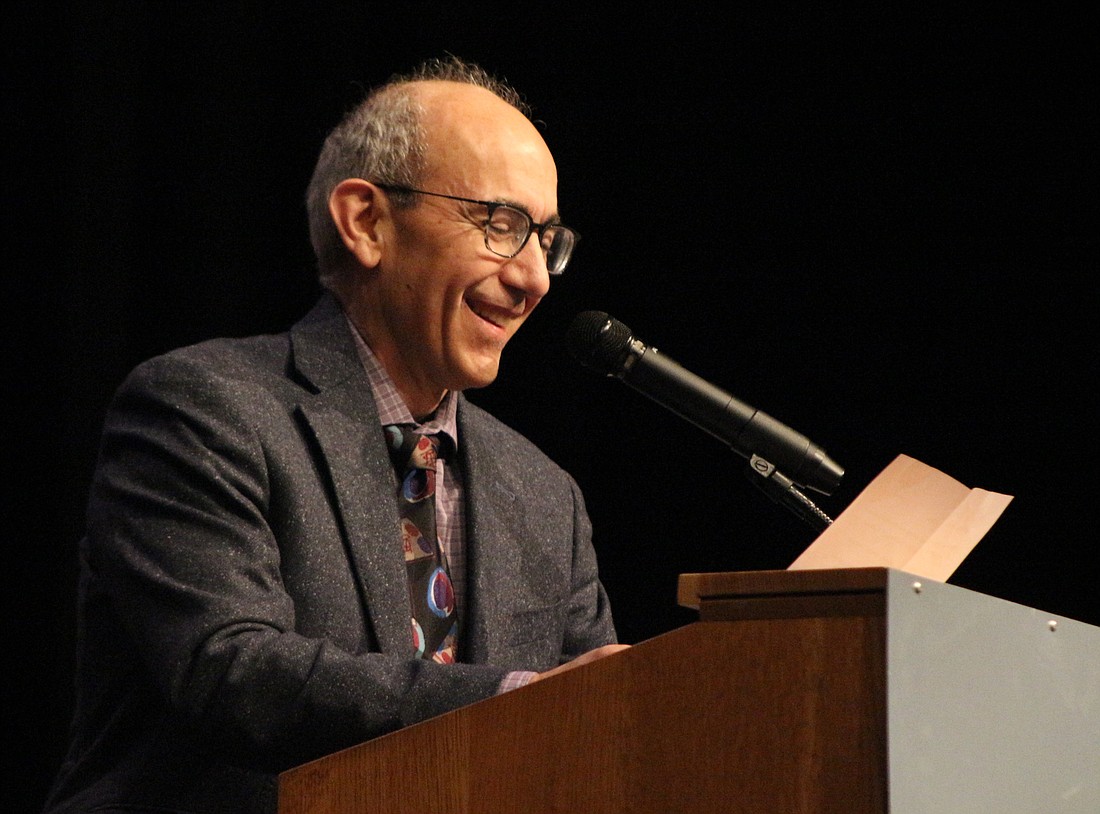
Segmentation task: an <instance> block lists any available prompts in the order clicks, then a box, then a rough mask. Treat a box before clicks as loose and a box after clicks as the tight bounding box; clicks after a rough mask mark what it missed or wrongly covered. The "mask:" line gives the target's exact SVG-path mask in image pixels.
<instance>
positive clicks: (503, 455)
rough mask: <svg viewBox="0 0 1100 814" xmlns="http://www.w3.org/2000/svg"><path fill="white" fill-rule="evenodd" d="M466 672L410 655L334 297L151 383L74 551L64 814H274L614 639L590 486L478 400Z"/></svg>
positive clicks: (393, 534) (377, 444) (139, 397)
mask: <svg viewBox="0 0 1100 814" xmlns="http://www.w3.org/2000/svg"><path fill="white" fill-rule="evenodd" d="M458 420H459V428H460V433H461V437H462V439H463V443H462V445H461V450H460V465H461V466H462V469H463V477H464V479H465V484H466V489H467V492H466V494H467V504H468V512H467V529H466V531H467V542H468V553H467V556H468V559H467V581H468V583H467V589H466V590H467V600H466V608H465V610H464V613H463V626H462V636H463V638H462V643H461V649H460V652H461V653H462V658H463V662H464V663H460V664H455V665H438V664H433V663H431V662H427V661H424V660H418V659H415V658H412V655H413V654H412V650H411V643H410V637H409V604H408V595H407V583H406V576H405V564H404V559H403V556H402V551H401V546H400V540H399V537H398V524H397V506H396V503H395V500H394V495H393V491H392V485H393V472H392V469H391V466H390V462H389V460H388V456H387V452H386V448H385V442H384V439H383V436H382V432H381V430H380V427H379V419H378V415H377V411H376V409H375V407H374V404H373V401H372V398H371V389H370V385H369V383H368V381H367V377H366V374H365V372H364V370H363V367H362V364H361V363H360V361H359V359H358V357H357V354H356V351H355V347H354V344H353V341H352V338H351V336H350V334H349V332H348V328H347V324H346V322H345V320H344V317H343V315H342V313H341V311H340V309H339V307H338V306H337V304H336V303H335V302H334V301H333V300H332V299H331V298H329V297H328V296H326V297H324V298H322V300H321V302H320V303H319V304H318V305H317V307H315V308H314V309H313V311H312V312H311V313H310V314H309V315H308V316H307V317H306V318H305V319H303V320H302V321H301V322H299V323H298V324H297V325H296V326H294V328H293V329H292V330H291V331H290V332H289V333H287V334H283V335H278V336H266V337H253V338H247V339H226V340H214V341H211V342H206V343H203V344H200V345H196V346H193V347H190V348H185V349H182V350H178V351H174V352H172V353H169V354H167V355H165V356H161V357H158V358H156V359H153V360H151V361H149V362H146V363H145V364H143V365H141V366H139V367H138V368H137V369H136V370H135V371H134V372H133V373H132V374H131V375H130V377H129V378H128V379H127V381H126V382H125V383H124V384H123V386H122V387H121V388H120V390H119V392H118V394H117V396H116V399H115V401H114V403H113V405H112V408H111V410H110V413H109V415H108V418H107V422H106V426H105V430H104V438H103V443H102V448H101V453H100V460H99V463H98V466H97V470H96V474H95V478H94V483H93V487H92V490H91V498H90V502H89V512H88V533H87V536H86V538H85V539H84V540H83V541H82V543H81V557H82V577H81V600H80V603H81V604H80V608H81V626H82V627H81V636H80V642H81V646H80V653H79V659H80V671H79V679H78V702H77V711H76V719H75V727H74V741H73V745H72V750H71V752H70V754H69V756H68V759H67V761H66V763H65V765H64V767H63V769H62V773H61V775H60V777H59V779H58V782H57V785H56V786H55V789H54V793H53V796H52V798H51V804H50V808H49V809H48V810H49V811H51V812H62V811H66V812H68V811H86V810H90V809H91V808H92V807H94V806H102V807H103V809H102V810H113V809H114V808H115V807H117V808H118V809H119V810H131V809H130V808H128V807H133V809H141V810H144V809H146V808H148V809H155V810H158V811H165V812H169V811H171V812H233V814H245V813H247V812H273V811H275V808H276V799H275V790H276V773H277V772H279V771H281V770H284V769H287V768H290V767H292V766H295V765H299V764H301V763H303V762H305V761H308V760H311V759H314V758H317V757H321V756H323V755H325V754H328V753H331V752H333V751H336V750H338V749H341V748H344V747H347V746H351V745H353V744H355V743H358V742H360V741H363V740H366V739H368V738H371V737H375V736H377V735H380V734H382V733H385V732H389V731H392V730H394V729H396V728H398V727H401V726H404V725H407V724H410V723H413V722H416V721H420V720H423V719H425V718H427V717H430V716H433V715H437V714H440V713H442V712H445V711H447V710H450V709H453V708H455V707H458V706H462V705H465V704H468V703H472V702H474V701H478V700H481V699H483V698H486V697H488V696H490V695H492V694H493V693H494V692H495V691H496V690H497V688H498V685H499V684H500V682H501V679H502V678H503V677H504V676H505V674H506V673H508V672H509V671H513V670H538V671H541V670H545V669H548V668H550V667H553V666H555V665H557V664H559V663H560V662H562V661H565V660H568V659H569V658H571V657H573V656H575V655H577V654H579V653H581V652H584V651H586V650H589V649H592V648H594V647H597V646H599V645H603V644H607V643H609V642H612V641H614V639H615V634H614V631H613V627H612V621H611V615H610V610H609V608H608V604H607V599H606V596H605V594H604V591H603V588H602V586H601V585H600V583H599V580H598V576H597V569H596V557H595V552H594V550H593V548H592V544H591V528H590V524H589V521H588V517H587V515H586V513H585V508H584V504H583V501H582V498H581V495H580V492H579V490H578V488H577V485H576V484H575V483H574V481H573V480H572V479H571V478H570V477H569V476H568V475H567V474H566V473H565V472H563V471H562V470H561V469H560V468H559V467H557V466H556V465H555V464H553V463H552V462H551V461H550V460H549V459H548V458H546V456H544V455H543V454H542V453H541V452H539V450H537V449H536V448H535V447H534V446H533V445H532V444H531V443H530V442H528V441H527V440H526V439H524V438H523V437H521V436H520V435H519V434H517V433H515V432H514V431H512V430H511V429H509V428H507V427H506V426H504V425H503V424H501V423H500V422H498V421H497V420H495V419H494V418H492V417H491V416H489V415H488V414H486V413H485V412H484V411H483V410H481V409H479V408H477V407H476V406H474V405H472V404H470V403H469V402H467V401H465V400H464V399H463V400H461V401H460V404H459V413H458Z"/></svg>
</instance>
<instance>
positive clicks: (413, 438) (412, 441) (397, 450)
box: [386, 424, 440, 475]
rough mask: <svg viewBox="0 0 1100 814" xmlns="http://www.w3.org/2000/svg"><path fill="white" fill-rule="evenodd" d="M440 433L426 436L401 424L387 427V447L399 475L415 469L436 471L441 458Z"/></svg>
mask: <svg viewBox="0 0 1100 814" xmlns="http://www.w3.org/2000/svg"><path fill="white" fill-rule="evenodd" d="M439 439H440V436H439V433H434V434H431V435H426V434H423V433H418V432H415V431H413V429H412V428H411V427H407V426H401V425H400V424H388V425H387V426H386V446H387V448H388V449H389V452H390V460H391V461H392V462H393V466H394V468H395V469H396V470H397V472H398V473H399V474H402V475H403V474H404V473H406V472H409V471H410V470H413V469H428V470H434V469H435V461H436V458H438V457H439V444H440V440H439Z"/></svg>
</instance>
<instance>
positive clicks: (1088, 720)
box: [887, 571, 1100, 814]
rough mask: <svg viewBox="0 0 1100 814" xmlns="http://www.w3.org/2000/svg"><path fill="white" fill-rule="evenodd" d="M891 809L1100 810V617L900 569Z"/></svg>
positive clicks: (891, 689)
mask: <svg viewBox="0 0 1100 814" xmlns="http://www.w3.org/2000/svg"><path fill="white" fill-rule="evenodd" d="M887 665H888V668H887V669H888V672H887V726H888V749H889V758H888V759H889V796H890V812H891V814H939V812H943V814H1100V628H1097V627H1093V626H1091V625H1086V624H1084V623H1082V622H1078V621H1074V620H1070V619H1065V618H1061V617H1057V616H1054V615H1052V614H1048V613H1044V612H1042V611H1039V610H1035V609H1032V608H1028V607H1025V606H1023V605H1017V604H1014V603H1012V602H1006V601H1004V600H1001V599H997V598H994V597H990V596H986V595H984V594H979V593H975V592H973V591H969V590H966V589H963V588H959V587H957V586H953V585H947V584H944V583H939V582H933V581H931V580H925V579H921V578H920V577H915V576H912V575H910V574H907V573H905V572H902V571H891V572H890V575H889V582H888V589H887Z"/></svg>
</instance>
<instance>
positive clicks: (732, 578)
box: [676, 567, 891, 610]
mask: <svg viewBox="0 0 1100 814" xmlns="http://www.w3.org/2000/svg"><path fill="white" fill-rule="evenodd" d="M890 571H891V569H889V568H879V567H875V568H829V569H807V570H799V571H727V572H720V573H703V574H681V575H680V579H679V582H678V587H677V595H676V600H677V602H678V603H679V604H680V605H681V606H683V607H685V608H694V609H695V610H698V609H699V608H700V606H701V605H702V603H703V602H704V601H705V600H710V599H734V598H737V599H747V598H751V597H765V596H790V595H805V594H833V593H873V592H884V591H885V590H886V589H887V586H888V584H889V574H890Z"/></svg>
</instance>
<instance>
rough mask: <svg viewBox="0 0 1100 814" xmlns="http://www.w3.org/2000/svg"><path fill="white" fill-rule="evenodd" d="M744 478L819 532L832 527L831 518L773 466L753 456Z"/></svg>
mask: <svg viewBox="0 0 1100 814" xmlns="http://www.w3.org/2000/svg"><path fill="white" fill-rule="evenodd" d="M745 477H747V478H748V480H749V482H750V483H752V484H753V485H754V486H756V488H757V489H759V490H760V491H761V492H763V493H764V494H765V495H767V496H768V497H769V498H771V500H773V501H774V502H775V503H778V504H779V505H781V506H784V507H786V508H787V509H789V510H790V511H791V512H792V513H793V514H794V515H795V516H796V517H798V519H800V520H802V521H803V522H805V523H807V524H809V525H810V526H811V527H812V528H814V529H815V530H817V531H819V532H821V531H824V530H825V529H827V528H828V527H829V526H830V525H832V522H833V520H832V518H831V517H829V515H827V514H825V512H823V511H821V509H819V508H818V507H817V506H816V505H814V502H813V501H812V500H810V499H809V498H808V497H806V495H805V494H803V493H802V492H801V491H799V489H798V487H797V486H796V485H795V484H794V481H792V480H791V479H790V478H788V477H787V476H786V475H784V474H783V473H782V472H780V471H779V470H778V469H776V468H775V466H774V465H772V464H771V463H769V462H768V461H766V460H764V459H763V458H761V457H760V456H759V455H753V456H752V457H751V458H749V462H748V465H747V466H746V467H745Z"/></svg>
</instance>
